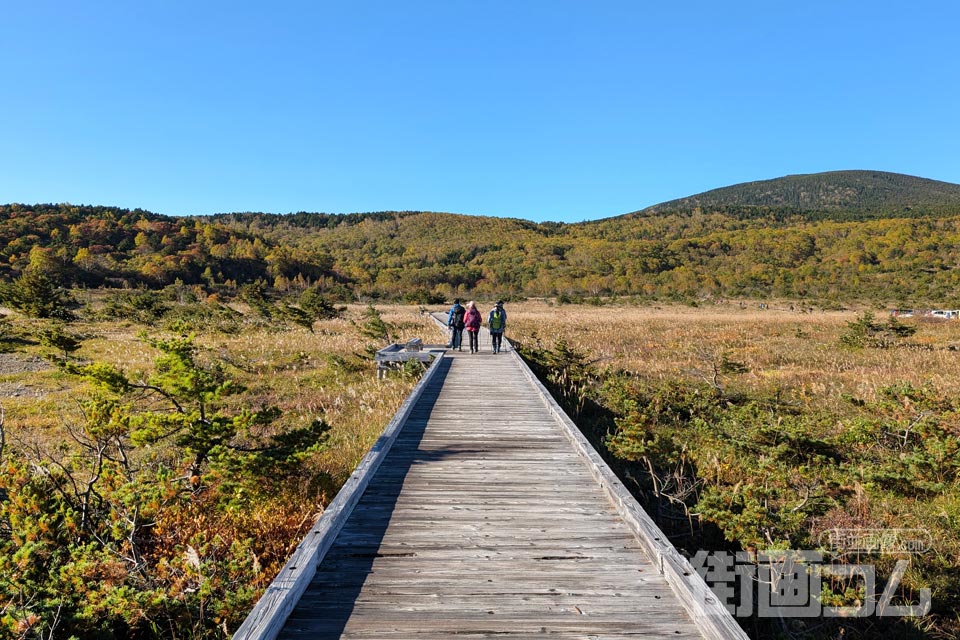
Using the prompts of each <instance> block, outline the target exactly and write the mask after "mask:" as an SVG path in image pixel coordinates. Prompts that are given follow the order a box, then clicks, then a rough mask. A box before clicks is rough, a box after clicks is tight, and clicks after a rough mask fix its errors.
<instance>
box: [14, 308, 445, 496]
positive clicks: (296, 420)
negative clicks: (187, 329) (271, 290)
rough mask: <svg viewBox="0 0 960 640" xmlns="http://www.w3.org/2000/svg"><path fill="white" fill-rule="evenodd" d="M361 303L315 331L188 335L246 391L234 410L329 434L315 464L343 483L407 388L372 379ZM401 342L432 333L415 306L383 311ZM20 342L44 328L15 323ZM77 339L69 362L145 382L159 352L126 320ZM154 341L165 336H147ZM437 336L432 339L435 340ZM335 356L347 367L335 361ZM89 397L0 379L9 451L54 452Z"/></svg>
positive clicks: (33, 374) (34, 374)
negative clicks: (111, 368)
mask: <svg viewBox="0 0 960 640" xmlns="http://www.w3.org/2000/svg"><path fill="white" fill-rule="evenodd" d="M365 310H366V306H364V305H351V306H350V307H349V308H348V309H347V312H346V313H345V315H344V317H343V318H338V319H333V320H325V321H320V322H317V323H316V324H315V326H314V332H312V333H311V332H309V331H307V330H306V329H303V328H300V327H296V328H291V327H283V326H267V325H264V324H263V323H252V324H251V325H250V326H247V327H245V328H244V330H243V331H242V332H241V333H240V334H237V335H229V334H222V333H212V332H206V331H205V330H204V327H196V330H197V331H196V342H197V344H198V346H199V347H200V349H201V351H200V358H202V359H203V360H204V361H208V362H214V361H218V362H221V363H224V365H225V366H226V369H227V371H228V373H229V375H230V376H232V377H234V378H235V379H237V380H238V381H240V382H241V383H242V384H243V385H244V386H245V387H246V389H247V390H246V392H244V393H243V394H241V395H238V396H235V397H234V398H232V399H231V403H232V404H233V405H235V407H234V408H239V407H240V406H248V407H251V408H259V407H260V406H261V405H266V406H273V405H275V406H278V407H280V409H281V410H282V411H283V416H282V418H281V419H280V421H278V423H277V425H276V426H277V427H278V428H282V427H292V426H297V425H304V424H307V423H309V422H310V421H312V420H313V419H316V418H322V419H324V420H326V421H327V422H328V423H329V424H330V425H331V426H332V429H331V432H330V437H329V438H330V439H329V442H330V446H329V447H328V448H327V449H326V450H325V451H324V452H322V453H321V454H320V455H319V456H318V459H317V460H316V461H315V464H316V465H317V470H319V471H324V472H327V473H329V474H330V475H331V476H332V477H333V478H334V479H335V481H336V480H339V481H342V480H344V479H345V478H346V477H347V476H348V475H349V473H350V472H351V471H352V469H353V468H354V467H355V466H356V464H357V463H358V462H359V461H360V459H361V458H362V457H363V455H364V454H365V453H366V451H367V450H368V449H369V447H370V445H371V444H372V443H373V441H374V440H376V438H377V437H378V436H379V434H380V433H381V431H382V430H383V427H384V426H385V425H386V423H387V422H389V420H390V418H391V417H392V416H393V414H394V413H395V412H396V410H397V408H398V407H399V406H400V404H401V403H402V402H403V399H404V398H405V397H406V395H407V394H408V393H409V391H410V389H411V388H412V386H413V384H414V381H413V380H411V379H403V378H399V377H390V378H388V379H386V380H383V381H378V380H377V376H376V369H375V364H374V362H373V360H372V358H370V357H369V355H368V354H367V352H366V349H367V347H377V348H379V347H382V346H385V344H375V343H374V341H372V340H371V339H369V338H367V337H364V336H362V335H361V333H360V331H359V328H358V327H359V326H360V325H362V324H363V321H364V317H363V314H364V311H365ZM382 310H383V314H384V319H385V320H386V321H387V322H389V323H391V324H394V325H395V326H396V328H397V331H398V333H399V335H400V336H401V337H402V339H404V340H405V339H409V338H412V337H423V338H424V340H425V341H426V342H429V341H430V339H431V338H429V337H428V335H430V332H431V331H436V330H435V329H433V327H432V325H431V324H430V323H429V322H428V321H427V319H425V318H422V317H421V316H420V313H419V310H418V307H415V306H414V307H401V306H395V307H389V308H382ZM13 319H14V322H15V325H16V328H17V331H18V332H19V333H21V335H24V336H27V337H28V340H29V336H31V335H33V334H35V332H36V331H37V329H38V328H39V327H40V326H41V325H42V324H43V323H42V321H36V320H28V319H25V318H22V317H14V318H13ZM68 330H69V331H71V332H73V333H78V334H82V335H83V336H84V337H85V340H84V342H83V345H82V347H81V348H80V349H79V350H78V351H77V352H76V353H75V354H74V356H75V357H76V358H78V359H81V360H88V361H98V362H105V363H108V364H112V365H115V366H118V367H120V368H122V369H123V370H124V371H126V372H127V373H128V374H130V375H131V377H133V378H135V379H141V378H143V377H146V376H149V373H150V372H151V371H152V368H153V361H154V359H155V358H156V357H157V355H158V354H159V352H158V351H157V350H156V349H154V348H152V347H151V346H150V345H148V344H146V343H145V342H144V341H143V340H141V339H140V338H138V334H139V333H140V332H142V331H144V327H143V326H142V325H138V324H136V323H132V322H124V321H97V322H84V321H81V322H75V323H71V324H70V325H69V326H68ZM146 332H147V333H148V334H149V335H150V336H151V337H155V338H164V337H172V336H173V335H174V334H171V333H169V332H167V331H164V330H162V329H155V328H149V329H147V330H146ZM438 335H439V334H438ZM44 351H45V350H44V348H43V347H41V346H39V345H36V344H34V345H31V344H27V345H23V346H20V347H18V348H17V351H16V352H15V353H10V354H5V355H7V356H8V357H9V358H10V359H11V362H13V363H14V364H16V362H17V359H20V360H22V361H26V360H27V359H29V358H32V357H35V356H39V355H42V354H43V353H44ZM336 357H339V358H343V359H344V360H345V361H346V365H344V364H342V363H341V362H338V361H337V359H336ZM88 392H89V389H88V388H87V387H85V385H84V384H83V383H81V382H80V381H78V380H77V379H75V378H73V377H71V376H68V375H66V374H63V373H61V372H60V371H58V370H57V369H55V368H53V367H48V368H46V369H43V370H41V371H19V372H18V371H14V372H9V373H5V374H2V375H0V404H2V406H3V408H4V411H5V414H6V423H5V428H6V435H7V437H8V444H11V445H12V446H16V445H27V446H32V445H38V446H41V447H44V448H48V449H49V448H55V447H57V446H59V445H60V444H61V443H63V442H66V441H67V440H68V435H67V432H66V430H65V426H67V425H70V424H72V423H74V422H76V421H77V420H78V419H79V413H78V408H77V401H78V400H79V399H80V398H82V397H84V396H85V394H87V393H88Z"/></svg>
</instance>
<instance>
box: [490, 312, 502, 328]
mask: <svg viewBox="0 0 960 640" xmlns="http://www.w3.org/2000/svg"><path fill="white" fill-rule="evenodd" d="M501 329H503V312H502V311H500V310H499V309H494V310H493V314H492V315H491V316H490V330H491V331H500V330H501Z"/></svg>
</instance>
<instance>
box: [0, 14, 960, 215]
mask: <svg viewBox="0 0 960 640" xmlns="http://www.w3.org/2000/svg"><path fill="white" fill-rule="evenodd" d="M0 26H2V37H0V80H2V86H3V88H4V92H3V96H2V98H0V202H23V203H36V202H72V203H75V204H102V205H115V206H121V207H129V208H134V207H140V208H144V209H149V210H151V211H155V212H158V213H165V214H171V215H191V214H208V213H215V212H225V211H270V212H278V213H286V212H292V211H301V210H302V211H324V212H335V213H345V212H354V211H379V210H393V209H398V210H431V211H450V212H457V213H469V214H482V215H496V216H509V217H519V218H527V219H531V220H563V221H579V220H585V219H595V218H603V217H609V216H614V215H619V214H622V213H626V212H629V211H634V210H637V209H641V208H643V207H646V206H648V205H652V204H656V203H658V202H662V201H665V200H669V199H673V198H677V197H682V196H687V195H692V194H694V193H698V192H700V191H705V190H707V189H712V188H715V187H721V186H726V185H729V184H734V183H738V182H746V181H750V180H761V179H766V178H774V177H778V176H781V175H786V174H792V173H813V172H819V171H829V170H837V169H876V170H884V171H896V172H901V173H908V174H912V175H919V176H923V177H927V178H934V179H938V180H945V181H948V182H956V183H960V37H958V36H957V29H958V26H960V2H956V1H955V0H940V1H937V2H929V1H925V0H917V1H916V2H911V3H905V2H888V1H884V0H880V1H872V2H845V1H843V0H830V1H823V0H814V1H805V2H781V1H778V0H765V1H762V2H759V1H758V2H718V1H717V0H711V1H709V2H707V1H699V0H695V1H687V2H678V3H673V2H670V3H667V2H656V3H654V2H642V1H640V0H632V1H609V2H604V1H602V0H598V1H597V2H585V1H583V0H577V1H567V0H549V1H546V0H542V1H534V0H530V1H525V0H512V1H510V2H501V1H492V2H477V1H473V2H466V1H459V0H444V1H430V2H417V1H410V2H397V1H395V0H394V1H390V2H386V1H383V2H380V1H371V2H364V1H360V0H357V1H353V0H341V1H338V2H322V1H317V2H307V1H298V2H283V1H282V0H278V1H277V2H265V1H264V0H258V1H257V2H248V1H246V0H231V1H230V2H222V1H207V0H191V1H190V2H186V1H179V0H177V1H162V0H138V1H136V2H130V1H126V0H123V1H120V0H118V1H116V2H103V1H99V0H84V1H82V2H77V1H70V2H66V1H59V2H51V1H48V0H30V1H29V2H27V1H23V2H15V1H13V0H9V1H6V2H4V3H3V9H2V11H0Z"/></svg>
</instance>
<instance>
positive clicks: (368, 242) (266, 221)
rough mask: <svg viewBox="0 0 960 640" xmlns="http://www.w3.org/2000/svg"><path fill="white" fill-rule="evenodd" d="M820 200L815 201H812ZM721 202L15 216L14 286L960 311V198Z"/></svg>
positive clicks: (10, 216) (893, 189)
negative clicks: (36, 268) (629, 210)
mask: <svg viewBox="0 0 960 640" xmlns="http://www.w3.org/2000/svg"><path fill="white" fill-rule="evenodd" d="M857 185H859V186H857ZM858 189H859V191H858ZM814 192H815V193H818V194H820V195H818V196H817V197H816V198H813V199H812V200H810V201H809V202H808V201H807V200H809V199H805V198H807V196H806V195H804V194H810V193H814ZM709 193H715V196H716V197H715V196H710V198H707V196H708V195H709ZM709 193H708V194H703V195H702V196H696V197H694V198H689V199H686V200H684V201H682V202H678V203H674V204H677V206H678V207H679V208H675V209H666V208H664V207H665V206H666V205H664V206H662V207H656V208H653V209H651V210H648V211H645V212H639V213H636V214H631V215H627V216H621V217H617V218H609V219H605V220H599V221H595V222H586V223H580V224H559V223H534V222H529V221H524V220H518V219H501V218H484V217H475V216H465V215H456V214H444V213H429V212H380V213H368V214H349V215H331V214H323V213H297V214H290V215H275V214H263V213H237V214H225V215H218V216H213V217H209V218H202V217H197V218H173V217H168V216H160V215H155V214H151V213H148V212H145V211H140V210H134V211H127V210H121V209H114V208H105V207H75V206H71V205H34V206H27V205H7V206H2V207H0V247H2V248H0V273H2V274H3V276H4V277H5V278H6V279H10V278H14V277H16V276H17V275H18V274H20V273H22V272H23V270H24V269H25V268H26V267H27V266H28V265H29V264H30V263H31V262H34V263H38V264H43V265H44V268H45V269H46V270H48V271H51V272H52V273H53V274H54V275H55V277H56V279H58V280H59V281H60V282H61V283H62V284H64V285H67V286H102V285H107V286H147V287H161V286H166V285H170V284H173V283H174V282H176V281H177V280H180V281H182V282H183V283H186V284H202V285H205V286H207V287H209V288H211V289H216V290H217V291H221V292H226V293H230V292H231V291H233V290H235V289H237V288H238V287H240V286H242V285H244V284H247V283H253V282H258V281H259V282H261V283H262V284H264V285H265V286H266V287H268V288H269V287H273V288H275V289H276V290H278V291H281V292H288V291H291V290H294V291H295V290H298V289H299V290H302V289H305V288H306V287H308V286H310V285H315V287H316V288H318V289H319V290H321V291H324V292H326V293H327V294H329V295H330V296H331V297H333V298H336V299H340V300H347V299H354V298H364V297H366V298H382V299H404V300H407V301H419V302H426V301H428V300H438V299H443V298H449V297H451V296H453V295H455V294H462V295H476V296H480V297H482V296H509V295H518V296H566V297H571V298H574V299H575V298H578V297H587V298H600V297H607V296H635V297H639V298H643V299H651V300H653V299H665V300H678V301H685V302H690V301H698V300H706V299H711V298H718V297H751V298H763V297H769V296H775V297H781V298H791V299H796V300H804V301H808V302H810V303H812V304H816V303H825V304H832V303H836V302H844V301H852V300H858V301H864V302H893V303H904V304H909V305H923V304H931V305H943V304H950V305H952V306H960V297H958V296H957V294H956V293H955V292H956V291H957V289H958V284H960V273H958V271H957V265H960V242H958V239H960V186H958V185H950V184H947V183H939V182H934V181H927V180H922V179H918V178H911V177H909V176H897V175H896V174H876V173H869V172H835V173H831V174H816V176H789V177H787V178H782V179H780V180H779V181H766V182H763V183H749V184H747V185H738V186H736V187H730V188H729V189H727V190H719V191H718V192H709ZM717 194H719V195H717ZM724 194H726V195H724ZM844 194H847V195H844ZM851 194H853V195H851ZM721 196H722V197H721ZM737 202H741V203H743V204H737ZM764 203H766V204H764ZM810 203H812V204H814V205H816V206H819V207H820V208H819V209H814V210H808V209H807V208H806V206H807V204H810ZM857 203H859V204H857ZM693 204H697V206H695V207H693V208H691V207H690V205H693ZM680 205H683V206H680ZM794 205H796V206H794ZM811 206H812V205H811Z"/></svg>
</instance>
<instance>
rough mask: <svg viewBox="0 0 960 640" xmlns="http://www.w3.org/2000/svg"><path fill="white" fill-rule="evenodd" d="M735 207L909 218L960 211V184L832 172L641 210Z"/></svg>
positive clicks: (745, 186) (729, 189) (717, 191)
mask: <svg viewBox="0 0 960 640" xmlns="http://www.w3.org/2000/svg"><path fill="white" fill-rule="evenodd" d="M731 207H764V208H776V209H792V210H794V211H808V212H814V211H817V212H838V211H842V212H844V213H846V214H850V213H853V212H860V213H872V214H884V216H895V215H903V214H906V215H908V216H910V217H913V216H914V215H916V214H917V213H918V212H922V213H951V214H954V213H960V184H952V183H950V182H940V181H938V180H928V179H926V178H917V177H914V176H908V175H903V174H900V173H887V172H883V171H829V172H825V173H809V174H800V175H791V176H784V177H782V178H775V179H773V180H759V181H756V182H744V183H742V184H735V185H733V186H729V187H722V188H720V189H713V190H711V191H705V192H703V193H699V194H697V195H693V196H689V197H686V198H680V199H678V200H671V201H669V202H663V203H661V204H658V205H654V206H652V207H648V208H646V209H644V210H643V211H642V212H640V213H663V212H666V211H678V210H691V209H696V208H700V209H701V210H716V209H729V208H731ZM874 217H875V216H874Z"/></svg>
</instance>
